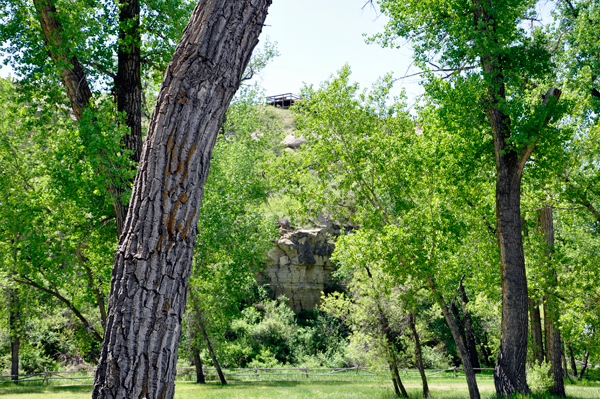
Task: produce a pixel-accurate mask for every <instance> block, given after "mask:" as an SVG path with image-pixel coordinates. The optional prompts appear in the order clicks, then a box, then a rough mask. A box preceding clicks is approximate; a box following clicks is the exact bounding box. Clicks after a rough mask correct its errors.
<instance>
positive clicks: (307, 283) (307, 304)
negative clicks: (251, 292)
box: [262, 224, 340, 313]
mask: <svg viewBox="0 0 600 399" xmlns="http://www.w3.org/2000/svg"><path fill="white" fill-rule="evenodd" d="M339 234H340V229H339V226H336V225H331V224H330V225H329V226H328V227H325V228H322V229H316V230H295V231H291V232H287V233H285V234H283V235H282V236H281V238H280V239H279V240H278V241H277V242H276V246H275V248H273V249H272V250H271V251H269V253H268V257H269V260H268V262H267V267H266V269H265V270H264V272H263V273H262V281H263V283H266V284H268V285H269V286H270V289H271V291H272V293H273V296H274V297H275V298H277V297H279V296H280V295H285V296H286V297H287V298H288V299H289V303H288V304H289V306H290V307H291V308H292V309H293V310H294V311H295V312H296V313H298V312H300V311H302V310H311V309H314V307H315V305H317V304H318V303H319V301H320V298H321V293H322V292H323V291H324V290H325V287H326V286H327V285H330V284H331V276H332V273H333V270H334V267H333V264H332V263H331V261H330V259H329V258H330V256H331V254H332V253H333V250H334V249H335V245H334V239H335V238H336V237H337V236H339Z"/></svg>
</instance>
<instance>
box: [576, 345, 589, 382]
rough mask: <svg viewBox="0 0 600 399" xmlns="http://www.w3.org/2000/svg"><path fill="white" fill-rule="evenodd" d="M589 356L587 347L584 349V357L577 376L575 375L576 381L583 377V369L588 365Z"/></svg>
mask: <svg viewBox="0 0 600 399" xmlns="http://www.w3.org/2000/svg"><path fill="white" fill-rule="evenodd" d="M589 358H590V351H589V350H588V349H586V350H585V357H584V359H583V365H582V366H581V370H580V371H579V376H578V377H577V380H578V381H581V380H582V379H583V375H584V374H585V370H586V369H587V367H588V359H589Z"/></svg>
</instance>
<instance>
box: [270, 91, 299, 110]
mask: <svg viewBox="0 0 600 399" xmlns="http://www.w3.org/2000/svg"><path fill="white" fill-rule="evenodd" d="M298 100H301V97H300V96H297V95H295V94H293V93H284V94H277V95H275V96H269V97H267V104H269V105H272V106H274V107H278V108H289V107H291V106H292V105H294V103H295V102H296V101H298Z"/></svg>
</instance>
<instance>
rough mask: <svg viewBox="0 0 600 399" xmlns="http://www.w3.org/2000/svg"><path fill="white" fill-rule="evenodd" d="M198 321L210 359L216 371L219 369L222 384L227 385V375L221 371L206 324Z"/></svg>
mask: <svg viewBox="0 0 600 399" xmlns="http://www.w3.org/2000/svg"><path fill="white" fill-rule="evenodd" d="M196 321H197V323H198V325H199V326H200V329H201V330H202V336H203V337H204V342H205V343H206V347H207V348H208V354H209V355H210V358H211V359H212V362H213V365H214V366H215V369H217V374H218V375H219V380H221V384H223V385H227V380H225V375H224V374H223V371H222V370H221V365H220V364H219V361H218V360H217V356H216V355H215V352H214V351H213V347H212V344H211V343H210V338H209V337H208V334H207V333H206V328H205V327H204V322H203V321H202V320H196Z"/></svg>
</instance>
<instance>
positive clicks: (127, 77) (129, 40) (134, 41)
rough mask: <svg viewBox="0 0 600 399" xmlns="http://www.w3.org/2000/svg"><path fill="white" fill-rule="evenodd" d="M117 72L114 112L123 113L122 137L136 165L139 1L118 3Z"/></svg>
mask: <svg viewBox="0 0 600 399" xmlns="http://www.w3.org/2000/svg"><path fill="white" fill-rule="evenodd" d="M119 4H120V9H119V48H118V51H117V52H118V54H117V60H118V70H117V76H116V78H115V92H116V94H117V110H118V111H119V112H125V113H126V116H125V117H126V120H125V124H126V125H127V127H129V129H130V131H129V134H127V135H126V136H125V137H123V144H124V145H125V148H127V149H128V150H131V151H132V154H131V160H132V161H134V162H135V163H136V164H137V163H138V162H139V161H140V156H141V153H142V75H141V70H140V67H141V63H142V62H141V41H142V37H141V32H140V2H139V0H119Z"/></svg>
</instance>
